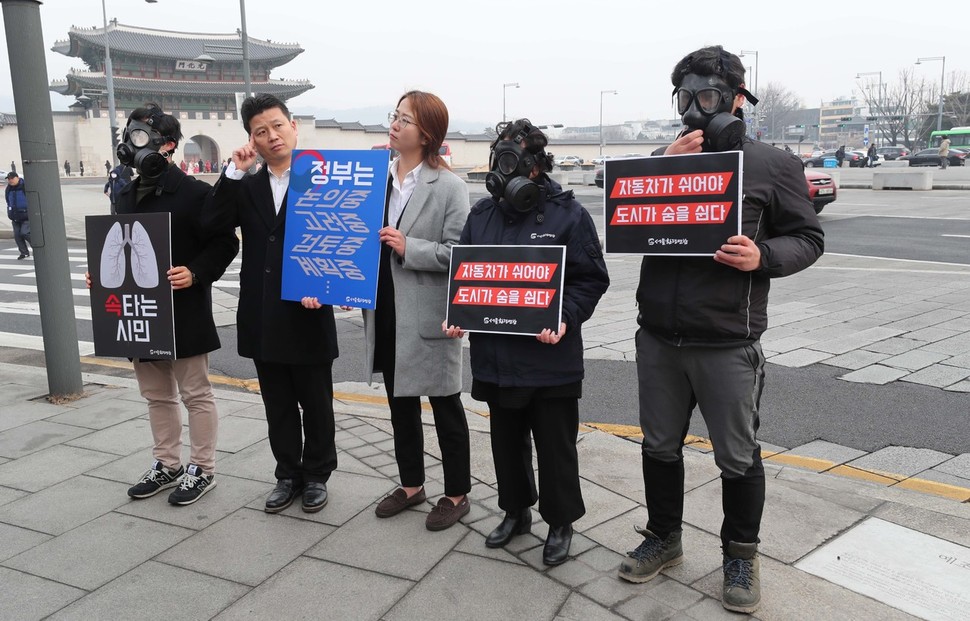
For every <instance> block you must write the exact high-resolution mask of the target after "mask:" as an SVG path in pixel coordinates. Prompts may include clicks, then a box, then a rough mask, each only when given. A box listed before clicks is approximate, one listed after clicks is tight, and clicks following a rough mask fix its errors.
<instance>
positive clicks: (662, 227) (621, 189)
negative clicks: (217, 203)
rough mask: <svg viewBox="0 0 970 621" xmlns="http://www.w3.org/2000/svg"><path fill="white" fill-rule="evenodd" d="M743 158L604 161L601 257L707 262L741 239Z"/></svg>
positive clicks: (727, 155) (732, 154)
mask: <svg viewBox="0 0 970 621" xmlns="http://www.w3.org/2000/svg"><path fill="white" fill-rule="evenodd" d="M742 158H743V154H742V153H741V152H740V151H729V152H726V153H695V154H690V155H663V156H656V157H648V158H638V159H629V160H607V161H606V163H605V165H604V166H605V168H604V171H603V173H604V174H603V178H604V186H603V187H604V188H605V198H606V209H605V210H604V213H605V218H606V244H605V249H606V252H613V253H625V254H650V255H676V256H712V255H713V254H714V252H715V251H717V250H718V249H720V247H721V245H722V244H724V243H726V242H727V239H728V237H731V236H732V235H739V234H740V233H741V171H742V168H743V159H742Z"/></svg>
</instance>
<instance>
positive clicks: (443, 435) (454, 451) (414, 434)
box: [374, 246, 472, 496]
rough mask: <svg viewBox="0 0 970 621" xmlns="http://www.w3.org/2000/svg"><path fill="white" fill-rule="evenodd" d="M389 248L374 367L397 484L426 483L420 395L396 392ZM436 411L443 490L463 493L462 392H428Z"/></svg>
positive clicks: (466, 484) (466, 464)
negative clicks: (384, 402)
mask: <svg viewBox="0 0 970 621" xmlns="http://www.w3.org/2000/svg"><path fill="white" fill-rule="evenodd" d="M388 252H389V251H387V250H386V246H382V255H381V275H380V278H379V280H378V290H377V308H376V309H375V317H374V324H375V328H376V329H375V337H376V339H375V351H374V362H375V367H376V368H375V369H374V370H375V371H380V372H381V373H382V374H383V375H384V390H385V391H386V392H387V403H388V406H389V407H390V410H391V425H392V427H393V428H394V456H395V458H396V459H397V468H398V472H399V473H400V475H401V485H403V486H404V487H420V486H421V485H424V429H423V427H422V425H421V398H420V397H395V396H394V357H395V340H396V331H397V317H396V314H395V312H394V278H393V276H392V275H391V270H390V266H389V265H388V260H389V257H388ZM428 400H429V401H430V402H431V411H432V412H434V426H435V431H436V432H437V433H438V446H439V448H440V449H441V466H442V468H443V469H444V473H445V495H446V496H462V495H464V494H467V493H468V492H469V491H471V488H472V479H471V450H470V448H469V439H468V421H467V420H466V419H465V406H463V405H462V403H461V393H455V394H453V395H448V396H444V397H428Z"/></svg>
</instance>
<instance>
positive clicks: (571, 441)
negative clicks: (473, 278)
mask: <svg viewBox="0 0 970 621" xmlns="http://www.w3.org/2000/svg"><path fill="white" fill-rule="evenodd" d="M496 130H497V132H498V138H496V140H495V142H493V143H492V147H491V148H492V153H491V171H490V172H489V173H488V176H487V178H486V181H485V185H486V187H487V188H488V191H489V193H490V194H491V197H490V198H483V199H482V200H480V201H478V203H476V204H475V206H474V207H472V210H471V213H470V214H469V216H468V221H467V222H466V223H465V228H464V230H463V231H462V234H461V238H460V241H459V243H460V244H466V245H467V244H484V245H497V244H501V245H553V246H566V263H565V271H564V276H565V280H564V285H563V294H562V300H563V304H562V323H561V324H560V325H559V326H550V327H549V328H547V329H545V330H543V331H542V332H541V333H540V334H538V335H537V336H535V337H530V336H521V335H506V334H486V333H474V334H471V336H470V338H469V340H470V344H471V366H472V379H473V381H472V396H473V397H474V398H475V399H477V400H479V401H485V402H487V403H488V408H489V412H490V417H489V429H490V435H491V442H492V458H493V460H494V463H495V473H496V479H497V482H498V493H499V500H498V504H499V507H501V508H502V509H503V510H504V511H505V519H503V520H502V522H501V523H500V524H499V525H498V526H497V527H496V528H495V530H493V531H492V532H491V533H490V534H489V535H488V537H487V538H486V540H485V545H486V546H488V547H490V548H499V547H503V546H505V545H506V544H507V543H509V542H510V541H511V540H512V538H513V537H514V536H516V535H521V534H524V533H528V532H530V530H531V528H532V511H531V508H530V507H532V505H534V504H535V503H536V501H537V500H538V502H539V514H540V515H541V516H542V519H543V520H545V522H546V523H547V524H548V525H549V533H548V536H547V538H546V543H545V547H544V548H543V552H542V561H543V563H545V564H546V565H559V564H561V563H563V562H565V561H566V559H567V558H568V556H569V546H570V543H571V541H572V534H573V529H572V524H573V522H575V521H576V520H578V519H579V518H580V517H582V516H583V514H585V513H586V507H585V505H584V504H583V496H582V493H581V491H580V486H579V458H578V455H577V452H576V436H577V434H578V431H579V398H580V396H581V393H582V380H583V337H582V324H583V322H585V321H586V320H587V319H589V318H590V316H592V314H593V310H594V309H595V308H596V304H597V303H598V302H599V300H600V298H601V297H602V296H603V294H604V293H605V292H606V289H607V287H609V284H610V278H609V274H607V271H606V263H605V261H604V260H603V251H602V248H601V247H600V242H599V237H598V236H597V233H596V227H595V226H594V225H593V220H592V218H591V217H590V215H589V212H587V211H586V210H585V209H584V208H583V206H582V205H581V204H580V203H579V202H578V201H577V200H576V199H575V198H574V196H573V192H572V191H563V189H562V187H560V185H559V184H558V183H556V182H555V181H553V180H552V179H550V178H549V177H548V176H547V175H546V173H547V172H549V171H551V170H552V163H553V159H552V154H550V153H546V151H545V147H546V144H547V143H548V141H547V139H546V137H545V135H544V134H543V133H542V132H541V131H539V130H538V129H536V128H535V127H533V126H532V124H531V123H530V122H529V121H528V120H527V119H519V120H517V121H515V122H513V123H502V124H500V125H499V126H498V127H497V128H496ZM446 332H447V334H448V336H451V337H461V336H462V334H463V331H462V330H461V327H460V326H449V327H448V328H447V330H446ZM530 433H531V434H532V439H534V440H535V445H536V453H537V456H538V460H539V489H538V493H537V492H536V481H535V474H534V472H533V470H532V439H530V437H529V434H530Z"/></svg>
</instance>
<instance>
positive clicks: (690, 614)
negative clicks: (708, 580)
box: [670, 598, 760, 621]
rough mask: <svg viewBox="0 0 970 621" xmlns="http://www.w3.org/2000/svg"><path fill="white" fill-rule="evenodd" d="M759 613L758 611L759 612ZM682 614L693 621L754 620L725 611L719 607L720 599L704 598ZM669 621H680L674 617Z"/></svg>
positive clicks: (748, 616)
mask: <svg viewBox="0 0 970 621" xmlns="http://www.w3.org/2000/svg"><path fill="white" fill-rule="evenodd" d="M759 612H760V611H759ZM683 614H684V615H685V616H686V617H687V618H688V619H694V620H695V621H737V620H738V619H754V618H756V617H752V616H750V615H742V614H739V613H737V612H731V611H728V610H725V609H724V607H723V606H721V599H720V598H718V599H709V598H705V599H702V600H701V601H699V602H697V603H696V604H694V605H693V606H691V607H690V608H688V609H687V610H685V611H684V612H683ZM670 619H671V621H675V620H676V621H680V619H681V617H680V616H675V617H671V618H670Z"/></svg>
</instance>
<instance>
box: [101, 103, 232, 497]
mask: <svg viewBox="0 0 970 621" xmlns="http://www.w3.org/2000/svg"><path fill="white" fill-rule="evenodd" d="M138 132H143V135H144V136H146V138H145V141H147V145H145V144H144V143H143V142H142V140H140V139H139V138H134V140H133V139H132V136H134V135H136V134H137V133H138ZM124 138H125V141H124V144H123V145H122V146H123V147H125V145H127V148H128V153H129V154H130V155H131V156H132V157H133V158H134V164H135V166H136V168H137V170H138V172H139V176H138V177H137V178H136V179H135V180H134V181H133V182H131V183H129V184H128V185H126V186H125V187H124V188H123V189H122V190H121V191H120V193H119V195H118V196H117V197H116V202H115V205H116V207H117V211H118V213H119V214H144V213H166V212H167V213H169V214H170V218H171V227H172V228H171V232H172V233H171V235H172V264H173V265H174V267H172V269H170V270H168V280H169V282H170V283H171V285H172V289H174V294H173V296H172V297H173V304H174V312H175V351H176V356H177V358H176V359H175V360H145V359H135V360H133V361H132V363H133V365H134V369H135V377H136V378H137V379H138V388H139V390H140V391H141V395H142V396H143V397H144V398H145V399H146V400H147V401H148V419H149V422H150V424H151V428H152V437H153V438H154V443H155V444H154V449H153V451H152V453H153V456H154V462H153V463H152V466H151V467H150V468H149V469H148V471H147V472H146V473H145V474H144V475H143V476H142V478H141V480H140V481H139V482H138V483H136V484H135V485H133V486H132V487H131V488H130V489H129V490H128V495H129V496H131V497H132V498H135V499H141V498H148V497H151V496H154V495H155V494H157V493H159V492H160V491H162V490H164V489H167V488H169V487H175V486H177V487H178V489H176V490H174V491H173V492H172V493H171V494H170V495H169V498H168V501H169V502H170V503H172V504H174V505H189V504H192V503H194V502H195V501H197V500H198V499H199V498H201V497H202V496H203V495H204V494H205V493H207V492H208V491H209V490H210V489H212V488H214V487H215V485H216V480H215V459H216V435H217V429H218V422H219V414H218V412H217V411H216V403H215V397H214V395H213V394H212V385H211V384H210V382H209V352H211V351H214V350H216V349H219V347H220V346H221V345H220V343H219V335H218V333H217V332H216V325H215V321H214V320H213V318H212V283H213V282H215V281H216V280H218V279H219V278H220V277H221V276H222V274H223V273H224V272H225V271H226V267H228V266H229V263H230V262H232V259H233V257H235V256H236V253H237V252H239V239H238V238H237V237H236V235H235V232H234V231H233V230H232V228H225V227H224V228H222V229H221V230H215V231H212V232H207V231H206V230H205V229H203V227H202V223H201V217H202V208H203V205H204V204H205V201H206V200H207V199H208V196H209V191H210V190H211V189H212V188H211V186H209V184H208V183H205V182H203V181H199V180H197V179H193V178H192V177H187V176H186V175H185V173H183V172H182V171H181V170H179V168H178V166H173V165H172V161H171V157H172V153H174V152H175V149H176V148H177V147H178V143H179V140H181V139H182V129H181V125H180V123H179V121H178V119H176V118H175V117H174V116H172V115H170V114H165V113H164V112H162V110H161V109H160V108H159V107H158V106H156V105H154V104H148V105H147V106H145V107H143V108H138V109H136V110H134V111H133V112H132V113H131V116H130V117H129V118H128V125H127V127H126V128H125V134H124ZM162 158H164V159H162ZM133 251H134V249H133ZM88 286H90V275H89V276H88ZM180 397H181V401H182V403H184V404H185V407H186V409H187V410H188V412H189V437H190V439H191V452H190V454H189V464H188V466H187V467H184V468H183V467H182V413H181V408H180V407H179V398H180Z"/></svg>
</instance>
